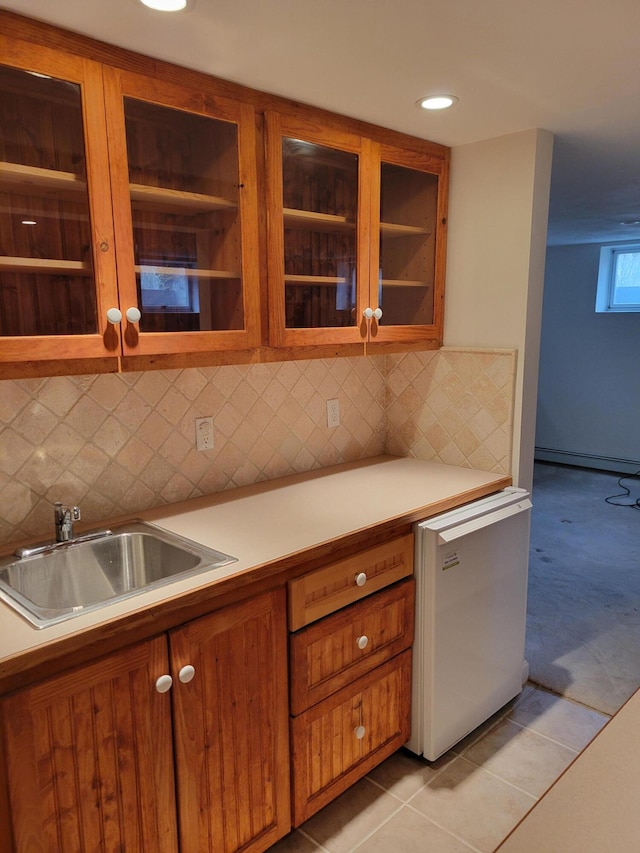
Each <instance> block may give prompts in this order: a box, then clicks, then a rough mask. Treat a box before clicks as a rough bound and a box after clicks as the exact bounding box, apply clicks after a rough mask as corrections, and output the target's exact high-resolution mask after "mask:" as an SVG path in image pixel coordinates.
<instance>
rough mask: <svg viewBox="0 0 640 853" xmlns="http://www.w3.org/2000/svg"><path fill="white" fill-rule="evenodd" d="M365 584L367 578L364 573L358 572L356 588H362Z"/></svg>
mask: <svg viewBox="0 0 640 853" xmlns="http://www.w3.org/2000/svg"><path fill="white" fill-rule="evenodd" d="M366 582H367V576H366V574H365V573H364V572H358V574H357V575H356V586H364V585H365V584H366Z"/></svg>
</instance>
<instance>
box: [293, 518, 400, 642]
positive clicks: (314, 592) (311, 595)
mask: <svg viewBox="0 0 640 853" xmlns="http://www.w3.org/2000/svg"><path fill="white" fill-rule="evenodd" d="M411 574H413V534H412V533H409V534H408V535H407V536H401V537H399V538H397V539H392V540H391V541H389V542H385V543H384V544H382V545H378V546H377V547H375V548H369V549H367V550H366V551H361V552H360V553H359V554H355V555H354V556H353V557H348V558H347V559H346V560H340V561H339V562H337V563H331V565H329V566H323V567H322V568H321V569H317V570H316V571H315V572H309V573H308V574H306V575H303V576H302V577H300V578H296V579H295V580H293V581H290V582H289V629H290V630H291V631H296V630H297V629H298V628H302V627H304V626H305V625H309V623H311V622H315V621H316V619H320V618H322V617H323V616H327V614H329V613H333V612H334V611H335V610H339V609H340V608H341V607H346V605H347V604H352V603H353V602H354V601H358V600H359V599H361V598H364V597H365V596H366V595H370V594H371V593H372V592H377V591H378V590H379V589H382V588H383V587H385V586H389V585H390V584H392V583H395V581H398V580H401V579H402V578H405V577H408V576H409V575H411Z"/></svg>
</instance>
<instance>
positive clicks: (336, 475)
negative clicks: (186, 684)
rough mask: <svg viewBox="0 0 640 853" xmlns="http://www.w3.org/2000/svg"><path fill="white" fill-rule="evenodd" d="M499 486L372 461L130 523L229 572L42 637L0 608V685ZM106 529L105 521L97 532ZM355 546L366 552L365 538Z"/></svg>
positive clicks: (477, 474)
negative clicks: (196, 599)
mask: <svg viewBox="0 0 640 853" xmlns="http://www.w3.org/2000/svg"><path fill="white" fill-rule="evenodd" d="M509 483H510V479H509V478H508V477H504V476H503V475H499V474H494V473H489V472H486V471H476V470H474V469H470V468H460V467H456V466H449V465H442V464H440V463H435V462H424V461H421V460H417V459H409V458H402V459H401V458H395V457H376V458H374V459H368V460H363V461H362V462H358V463H350V464H345V465H340V466H335V467H332V468H326V469H321V470H317V471H312V472H309V473H307V474H300V475H293V476H290V477H285V478H282V479H279V480H273V481H269V482H265V483H260V484H257V485H254V486H248V487H244V488H239V489H236V490H233V491H228V492H222V493H218V494H216V495H211V496H206V497H202V498H196V499H195V500H192V501H187V502H184V503H181V504H176V505H172V506H165V507H161V508H156V509H154V510H149V511H146V512H143V513H139V514H138V516H137V517H139V518H143V519H144V520H146V521H151V522H153V523H154V524H157V525H159V526H161V527H163V528H165V529H167V530H169V531H172V532H175V533H178V534H180V535H181V536H184V537H186V538H188V539H192V540H194V541H196V542H199V543H201V544H203V545H206V546H208V547H211V548H215V549H216V550H219V551H223V552H225V553H227V554H232V555H234V556H235V557H237V558H238V559H237V562H235V563H231V564H229V565H227V566H224V567H222V568H218V569H212V570H210V571H208V572H204V573H202V574H200V575H196V576H193V577H190V578H186V579H183V580H177V581H173V582H172V583H171V584H169V585H167V586H165V587H161V588H159V589H155V590H152V591H148V592H144V593H141V594H139V595H136V596H134V597H132V598H129V599H127V600H125V601H121V602H117V603H114V604H111V605H108V606H105V607H102V608H101V609H99V610H96V611H92V612H89V613H85V614H81V615H78V616H75V617H73V618H72V619H69V620H67V621H66V622H62V623H59V624H57V625H53V626H51V627H49V628H43V629H35V628H33V627H32V626H31V625H29V624H28V623H27V622H26V621H25V620H24V619H23V618H22V617H21V616H20V615H19V614H17V613H16V612H15V611H14V610H12V609H11V608H10V607H9V606H8V605H7V604H5V603H4V602H1V601H0V685H1V683H2V679H3V677H8V676H10V675H12V674H15V673H16V672H17V671H19V667H20V665H21V662H22V663H23V664H24V662H25V661H26V659H27V658H28V657H29V656H30V655H31V656H32V657H33V659H36V658H37V660H38V662H39V663H40V664H42V662H43V661H45V660H46V656H47V655H48V654H53V653H54V651H55V649H56V648H57V647H59V648H60V652H61V653H65V651H66V650H68V649H71V650H72V651H75V650H76V647H77V646H79V645H80V643H81V642H83V640H84V639H85V638H87V637H88V636H89V635H88V633H87V632H88V631H91V632H92V635H91V636H92V637H93V639H94V640H95V641H96V642H97V641H98V637H99V634H98V633H96V629H97V628H99V627H100V626H105V625H109V626H111V635H113V633H114V632H115V631H116V630H117V629H118V627H119V626H121V623H123V619H124V618H125V617H127V618H128V617H134V616H135V615H136V614H137V616H139V621H144V623H145V625H144V631H146V634H147V636H151V635H152V634H153V633H154V631H155V633H157V632H158V631H159V630H163V627H162V625H161V624H160V623H158V620H157V616H158V614H159V613H160V612H161V611H163V610H166V608H167V607H168V606H169V604H170V603H175V602H184V601H186V600H189V596H193V595H194V591H198V590H200V591H201V590H202V589H203V588H207V590H206V591H207V594H209V593H212V594H213V590H214V588H218V587H220V588H221V589H223V588H226V589H230V588H231V586H232V584H233V583H238V584H240V583H244V584H245V585H246V583H247V581H248V576H250V579H251V581H252V582H253V580H254V579H259V578H260V577H268V575H269V573H273V572H274V571H275V570H277V568H278V565H279V564H281V563H282V561H284V560H287V561H288V564H289V565H292V564H293V563H294V562H295V559H296V558H297V557H298V556H299V558H300V560H301V561H302V560H304V558H306V557H308V555H309V553H310V552H313V549H314V548H315V549H318V548H323V549H324V550H325V552H326V553H327V554H328V555H330V548H331V546H332V543H334V542H336V543H337V542H338V541H339V540H340V539H342V538H343V537H346V536H353V534H358V533H359V534H360V535H361V537H363V536H364V537H366V532H367V531H372V532H373V531H375V529H376V527H379V526H380V525H384V524H389V523H390V522H393V521H394V520H397V521H402V522H407V523H409V522H412V521H416V520H419V519H420V518H421V517H424V518H426V517H428V516H430V515H434V514H436V513H438V512H442V511H445V510H447V509H450V508H451V507H453V506H457V505H460V504H462V503H466V502H467V501H469V500H472V499H474V498H476V497H480V496H482V495H484V494H490V493H491V492H494V491H497V490H498V489H500V488H503V487H504V486H505V485H508V484H509ZM116 521H118V520H117V519H115V520H114V519H111V520H107V519H105V523H107V524H108V523H116ZM94 527H98V525H94ZM80 532H81V531H80ZM362 542H363V543H364V544H362V545H361V547H366V538H363V539H362ZM327 549H329V550H327ZM330 561H331V558H330V556H329V557H328V559H327V562H330ZM131 621H132V620H131V619H129V622H131ZM156 623H157V624H158V625H159V627H155V624H156ZM74 638H75V640H76V643H75V645H74V643H73V640H74ZM60 643H63V645H60Z"/></svg>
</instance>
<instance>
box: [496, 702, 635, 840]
mask: <svg viewBox="0 0 640 853" xmlns="http://www.w3.org/2000/svg"><path fill="white" fill-rule="evenodd" d="M639 743H640V691H638V692H636V693H635V694H634V695H633V696H632V697H631V698H630V699H629V700H628V701H627V702H626V703H625V705H623V707H622V708H621V709H620V710H619V711H618V713H617V714H615V715H614V716H613V717H612V718H611V720H610V721H609V722H608V723H607V724H606V725H605V727H604V728H603V729H601V731H600V732H599V733H598V734H597V735H596V737H595V738H594V739H593V740H592V741H591V743H590V744H589V746H587V748H586V749H585V750H584V751H583V752H582V753H581V754H580V755H579V756H578V757H577V758H576V759H575V761H574V762H573V763H572V764H571V765H570V766H569V767H568V768H567V770H566V771H565V772H564V773H563V774H562V776H560V778H559V779H558V780H557V781H556V782H555V783H554V784H553V785H552V786H551V788H550V789H549V790H548V791H547V793H546V794H545V795H544V796H543V797H542V799H541V800H540V801H539V802H538V803H537V804H536V805H535V806H534V807H533V809H532V810H531V811H530V812H529V813H528V814H527V815H526V816H525V817H524V819H523V820H522V821H521V822H520V824H519V825H518V826H517V827H516V828H515V829H514V830H513V832H512V833H511V835H509V836H508V838H507V839H506V840H505V841H503V843H502V844H501V845H500V847H499V848H498V851H497V853H638V850H640V807H639V805H638V804H639V803H640V761H638V744H639Z"/></svg>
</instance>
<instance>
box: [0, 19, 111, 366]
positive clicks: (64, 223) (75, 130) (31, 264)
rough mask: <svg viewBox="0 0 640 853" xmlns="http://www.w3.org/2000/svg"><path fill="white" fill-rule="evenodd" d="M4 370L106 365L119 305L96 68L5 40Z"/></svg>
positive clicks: (0, 171)
mask: <svg viewBox="0 0 640 853" xmlns="http://www.w3.org/2000/svg"><path fill="white" fill-rule="evenodd" d="M0 55H2V63H3V64H2V65H0V103H1V109H2V134H1V135H0V177H1V179H2V184H1V192H2V211H1V212H0V336H1V337H0V361H1V362H13V363H20V362H25V361H34V360H45V361H54V360H58V359H77V360H80V359H93V360H94V361H96V363H98V362H97V360H98V359H102V360H103V369H113V370H115V369H117V355H118V340H117V335H116V334H115V333H112V330H111V329H109V328H108V324H107V321H106V312H107V309H108V307H110V306H111V305H117V303H118V287H117V279H116V261H115V247H114V233H113V216H112V210H111V199H110V193H109V190H108V188H109V155H108V150H107V132H106V125H105V116H104V96H103V84H102V68H101V66H100V65H99V64H98V63H96V62H92V61H90V60H88V59H82V58H79V57H76V56H67V55H64V54H61V53H58V52H57V51H55V50H50V49H48V48H45V47H35V46H34V45H32V44H28V43H26V42H21V41H19V40H16V39H12V38H10V37H9V36H4V35H0Z"/></svg>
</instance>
